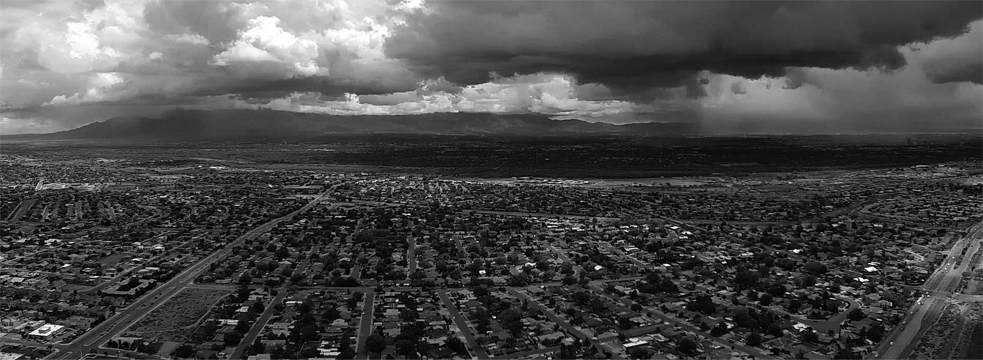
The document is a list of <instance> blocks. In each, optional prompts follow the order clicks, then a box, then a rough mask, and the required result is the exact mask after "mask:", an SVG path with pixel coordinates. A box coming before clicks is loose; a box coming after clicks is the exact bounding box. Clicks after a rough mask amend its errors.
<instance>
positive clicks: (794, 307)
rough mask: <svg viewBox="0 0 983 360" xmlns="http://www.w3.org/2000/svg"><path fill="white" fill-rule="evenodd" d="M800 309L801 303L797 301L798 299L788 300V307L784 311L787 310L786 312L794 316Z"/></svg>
mask: <svg viewBox="0 0 983 360" xmlns="http://www.w3.org/2000/svg"><path fill="white" fill-rule="evenodd" d="M800 307H802V302H801V301H799V299H792V300H789V302H788V306H786V310H788V312H790V313H793V314H795V313H797V312H799V308H800Z"/></svg>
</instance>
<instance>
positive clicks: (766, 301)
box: [758, 293, 774, 306]
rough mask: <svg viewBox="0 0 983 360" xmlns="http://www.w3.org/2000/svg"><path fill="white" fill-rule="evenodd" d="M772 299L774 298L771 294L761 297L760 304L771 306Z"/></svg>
mask: <svg viewBox="0 0 983 360" xmlns="http://www.w3.org/2000/svg"><path fill="white" fill-rule="evenodd" d="M772 299H774V298H773V297H772V296H771V294H768V293H765V294H764V295H761V297H759V298H758V304H761V306H768V305H771V300H772Z"/></svg>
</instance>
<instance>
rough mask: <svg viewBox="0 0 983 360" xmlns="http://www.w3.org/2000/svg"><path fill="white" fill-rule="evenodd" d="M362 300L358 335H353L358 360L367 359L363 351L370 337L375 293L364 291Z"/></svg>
mask: <svg viewBox="0 0 983 360" xmlns="http://www.w3.org/2000/svg"><path fill="white" fill-rule="evenodd" d="M364 294H365V295H363V296H364V298H363V299H362V302H363V303H362V319H361V321H360V322H359V324H358V334H357V335H355V350H356V354H358V356H359V359H364V358H368V355H367V354H366V351H365V340H367V339H368V338H369V335H372V313H373V312H374V311H375V292H374V291H372V290H366V291H365V292H364Z"/></svg>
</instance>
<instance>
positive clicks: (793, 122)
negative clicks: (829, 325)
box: [0, 0, 983, 133]
mask: <svg viewBox="0 0 983 360" xmlns="http://www.w3.org/2000/svg"><path fill="white" fill-rule="evenodd" d="M981 4H983V3H981V2H979V1H965V2H943V1H933V2H910V1H909V2H885V1H877V2H803V1H792V2H761V1H755V2H736V1H728V2H668V1H652V2H638V1H631V2H599V3H595V2H554V1H536V2H515V1H490V2H482V1H463V2H462V1H456V2H438V1H431V2H423V1H402V2H397V1H388V2H386V1H351V2H350V3H349V2H345V1H340V0H338V1H336V0H326V1H256V2H250V1H204V0H201V1H135V0H119V1H115V0H106V1H100V0H92V1H75V2H69V1H35V0H6V1H4V2H3V6H2V10H3V11H0V49H3V50H2V51H0V106H2V110H0V133H29V132H47V131H55V130H63V129H67V128H73V127H77V126H80V125H84V124H86V123H89V122H92V121H97V120H102V119H105V118H108V117H112V116H121V115H141V116H155V115H157V114H159V113H160V112H162V111H166V110H167V109H170V108H174V107H178V106H180V107H184V108H203V109H220V108H260V107H263V108H273V109H280V110H290V111H302V112H322V113H331V114H416V113H430V112H500V113H525V112H534V113H542V114H547V115H550V116H552V117H555V118H563V119H567V118H579V119H584V120H588V121H606V122H614V123H624V122H638V121H663V122H674V121H685V122H696V123H698V124H699V125H701V126H702V128H703V129H704V130H706V131H707V132H708V133H734V132H773V133H783V132H804V133H814V132H823V133H829V132H855V131H910V130H915V131H918V130H960V129H961V131H974V129H977V130H978V129H980V128H981V121H983V120H981V119H983V85H981V83H983V64H981V59H983V45H981V44H983V20H981V18H983V5H981Z"/></svg>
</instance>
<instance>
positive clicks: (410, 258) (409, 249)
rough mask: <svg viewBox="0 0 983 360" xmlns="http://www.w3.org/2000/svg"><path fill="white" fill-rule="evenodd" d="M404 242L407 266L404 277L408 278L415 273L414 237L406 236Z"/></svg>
mask: <svg viewBox="0 0 983 360" xmlns="http://www.w3.org/2000/svg"><path fill="white" fill-rule="evenodd" d="M406 240H407V242H408V244H407V245H406V263H407V264H408V265H407V267H406V275H407V277H409V275H413V272H415V271H416V236H413V235H410V236H407V239H406Z"/></svg>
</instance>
